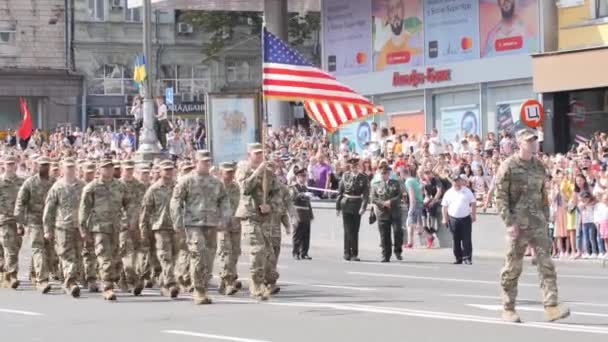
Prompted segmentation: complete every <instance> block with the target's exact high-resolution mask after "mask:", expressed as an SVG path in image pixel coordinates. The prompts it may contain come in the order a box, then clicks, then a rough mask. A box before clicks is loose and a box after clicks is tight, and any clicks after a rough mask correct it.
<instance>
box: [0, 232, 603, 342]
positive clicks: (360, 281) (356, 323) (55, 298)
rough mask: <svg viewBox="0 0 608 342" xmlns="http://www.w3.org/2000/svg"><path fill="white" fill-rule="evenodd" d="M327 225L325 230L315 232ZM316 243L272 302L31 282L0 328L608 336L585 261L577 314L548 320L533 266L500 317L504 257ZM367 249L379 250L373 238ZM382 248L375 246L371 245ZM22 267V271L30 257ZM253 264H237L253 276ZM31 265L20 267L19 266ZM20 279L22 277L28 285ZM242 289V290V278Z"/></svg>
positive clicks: (287, 266) (290, 336)
mask: <svg viewBox="0 0 608 342" xmlns="http://www.w3.org/2000/svg"><path fill="white" fill-rule="evenodd" d="M318 229H321V228H318ZM317 240H318V235H317V238H316V239H313V247H312V249H311V256H312V257H313V260H310V261H295V260H293V259H291V258H290V257H289V254H290V253H289V246H288V245H285V246H284V248H283V254H282V256H281V260H280V265H281V266H280V269H279V271H280V273H281V278H280V281H279V283H280V285H281V287H282V290H281V292H280V293H279V294H278V295H277V296H276V297H274V298H272V299H271V300H270V301H269V302H266V303H257V302H255V301H253V300H250V299H249V297H248V294H247V293H246V292H242V293H239V294H237V295H236V296H235V297H231V298H227V297H223V296H220V295H218V294H217V292H216V291H215V289H213V290H212V291H211V295H212V298H213V300H214V304H212V305H209V306H195V305H193V304H192V301H191V297H190V296H189V295H185V296H182V297H180V298H179V299H177V300H174V301H172V300H170V299H166V298H164V297H160V296H159V293H158V290H157V289H154V290H146V291H145V292H144V295H143V296H141V297H137V298H135V297H133V296H132V295H129V294H125V293H119V294H118V300H117V302H115V303H109V302H105V301H103V300H102V299H101V297H100V295H99V294H89V293H87V292H83V297H82V298H80V299H72V298H70V297H68V296H67V295H65V294H63V293H62V292H61V291H60V290H59V289H58V288H57V287H55V289H54V290H53V291H52V292H51V294H49V295H42V294H39V293H37V292H34V291H33V289H32V288H31V286H30V285H29V284H27V283H25V284H24V286H23V287H21V288H20V289H19V290H17V291H14V290H9V289H1V290H0V333H1V334H2V339H3V340H11V341H87V342H94V341H100V342H101V341H103V342H108V341H147V342H155V341H186V342H188V341H237V342H255V341H273V342H283V341H285V342H287V341H289V342H299V341H306V342H310V341H349V342H350V341H352V342H355V341H365V342H368V341H380V340H384V341H396V340H413V341H493V342H497V341H518V340H519V341H531V340H539V339H541V338H542V339H547V340H548V339H550V340H551V341H552V342H558V341H572V339H573V338H578V337H579V336H580V337H583V336H584V337H586V338H594V339H597V338H602V337H601V335H607V334H608V290H607V289H608V287H606V284H607V283H608V268H606V269H602V268H601V266H600V265H599V263H597V262H595V263H594V262H590V261H579V262H559V263H558V271H559V277H558V280H559V285H560V297H561V299H562V300H563V301H566V302H568V304H569V305H570V306H571V308H572V310H573V315H572V316H571V317H570V318H568V319H566V320H564V321H561V322H559V323H545V322H544V321H543V316H542V303H541V302H539V299H540V292H539V287H538V277H537V275H536V273H535V269H534V268H533V267H532V266H531V265H530V263H529V262H527V263H526V269H525V271H524V275H523V276H522V279H521V281H520V302H519V309H520V314H521V315H522V318H523V319H524V321H525V323H523V324H507V323H503V322H501V321H500V319H499V317H500V306H499V304H500V301H499V289H498V281H497V279H498V273H499V270H500V267H501V263H502V261H501V260H500V259H498V258H487V257H476V258H475V260H474V265H472V266H466V265H452V264H451V261H452V257H451V254H450V251H449V250H423V249H415V250H410V251H407V252H406V253H405V260H404V261H402V262H392V263H390V264H380V263H378V262H377V261H378V254H379V252H378V251H377V250H375V249H374V248H365V249H364V250H362V251H361V257H362V259H364V261H363V262H360V263H347V262H345V261H342V260H341V259H340V256H341V255H340V252H339V251H340V247H337V248H330V247H327V246H321V245H322V244H321V243H320V241H319V244H318V245H315V241H317ZM370 246H374V244H373V243H370ZM376 246H377V245H376ZM23 257H24V259H23V260H22V264H27V262H28V261H27V259H26V258H27V250H24V251H23ZM247 262H248V257H247V255H246V254H245V256H243V257H242V258H241V264H240V265H239V268H240V272H241V277H243V278H246V277H247V272H246V270H247V264H246V263H247ZM23 270H25V269H23ZM25 277H26V275H25V272H21V278H25ZM245 285H247V283H245Z"/></svg>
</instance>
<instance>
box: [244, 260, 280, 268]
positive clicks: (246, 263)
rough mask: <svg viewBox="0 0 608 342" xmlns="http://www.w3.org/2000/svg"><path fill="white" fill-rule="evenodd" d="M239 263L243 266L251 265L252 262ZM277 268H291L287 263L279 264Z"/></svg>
mask: <svg viewBox="0 0 608 342" xmlns="http://www.w3.org/2000/svg"><path fill="white" fill-rule="evenodd" d="M239 265H241V266H251V264H250V263H248V262H244V261H241V262H239ZM277 268H279V269H285V268H289V267H288V266H286V265H277Z"/></svg>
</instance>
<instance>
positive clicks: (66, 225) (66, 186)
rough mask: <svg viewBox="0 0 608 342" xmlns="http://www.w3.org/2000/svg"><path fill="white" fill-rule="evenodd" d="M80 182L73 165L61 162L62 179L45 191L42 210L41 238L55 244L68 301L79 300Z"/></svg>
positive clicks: (81, 182) (80, 265) (71, 160)
mask: <svg viewBox="0 0 608 342" xmlns="http://www.w3.org/2000/svg"><path fill="white" fill-rule="evenodd" d="M84 185H85V184H84V182H83V181H81V180H78V179H77V178H76V163H75V162H74V160H73V159H71V158H67V159H65V160H64V161H63V178H61V179H59V180H57V182H55V184H53V186H52V187H51V189H50V190H49V193H48V195H47V197H46V203H45V206H44V215H43V217H42V221H43V222H44V237H45V239H47V240H50V241H53V240H54V241H55V248H56V250H57V255H58V256H59V259H60V264H61V266H62V267H63V279H64V289H65V291H66V293H68V294H70V295H71V296H72V297H74V298H77V297H80V288H79V287H78V285H77V281H78V280H79V279H80V278H79V276H80V274H79V272H80V270H82V269H83V267H82V239H81V237H80V232H79V231H78V209H79V205H80V196H81V194H82V189H83V188H84Z"/></svg>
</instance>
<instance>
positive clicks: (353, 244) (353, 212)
mask: <svg viewBox="0 0 608 342" xmlns="http://www.w3.org/2000/svg"><path fill="white" fill-rule="evenodd" d="M348 162H349V163H350V165H351V170H350V171H347V172H345V173H344V175H342V180H341V181H340V186H339V187H338V198H337V199H336V210H337V211H338V212H337V214H338V215H340V211H341V212H342V220H343V221H344V260H347V261H361V259H359V257H358V255H359V227H360V226H361V215H363V213H364V212H365V210H366V208H367V203H368V198H369V180H368V179H367V176H366V175H364V174H362V173H361V172H359V158H357V157H353V158H351V159H349V161H348Z"/></svg>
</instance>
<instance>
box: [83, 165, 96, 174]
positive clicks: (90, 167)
mask: <svg viewBox="0 0 608 342" xmlns="http://www.w3.org/2000/svg"><path fill="white" fill-rule="evenodd" d="M84 172H86V173H89V172H95V163H86V164H84Z"/></svg>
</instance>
